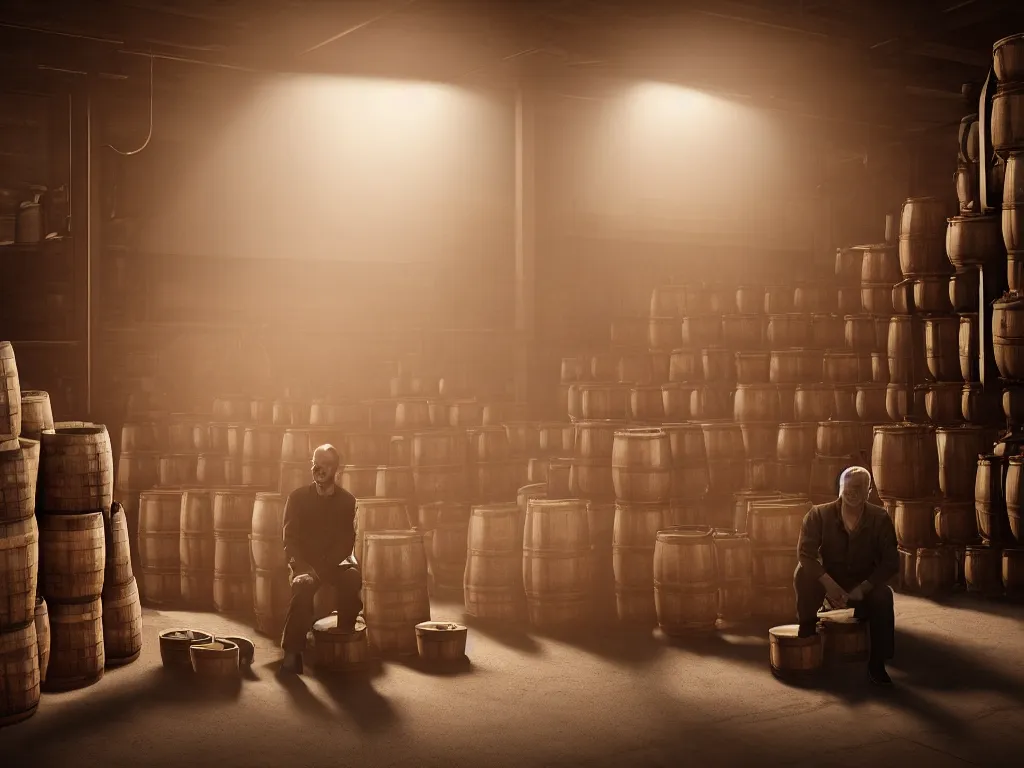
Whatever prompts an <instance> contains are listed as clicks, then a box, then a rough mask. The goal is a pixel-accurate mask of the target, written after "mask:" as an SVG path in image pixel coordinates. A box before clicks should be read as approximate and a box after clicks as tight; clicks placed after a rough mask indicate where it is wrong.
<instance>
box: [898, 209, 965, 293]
mask: <svg viewBox="0 0 1024 768" xmlns="http://www.w3.org/2000/svg"><path fill="white" fill-rule="evenodd" d="M946 214H947V210H946V205H945V203H944V202H943V201H942V200H939V199H937V198H934V197H911V198H908V199H907V200H906V201H905V202H904V203H903V209H902V211H901V213H900V238H899V256H900V270H901V271H902V272H903V274H904V276H906V277H911V276H917V275H934V274H945V273H946V272H948V271H952V266H951V265H950V263H949V260H948V259H947V258H946V239H945V228H946ZM940 241H941V242H940Z"/></svg>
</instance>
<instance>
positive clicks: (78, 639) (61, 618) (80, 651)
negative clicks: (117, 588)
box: [43, 596, 105, 692]
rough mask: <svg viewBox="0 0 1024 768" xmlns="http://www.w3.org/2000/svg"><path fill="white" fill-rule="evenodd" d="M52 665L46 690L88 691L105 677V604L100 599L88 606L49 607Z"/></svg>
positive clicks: (44, 688) (54, 604)
mask: <svg viewBox="0 0 1024 768" xmlns="http://www.w3.org/2000/svg"><path fill="white" fill-rule="evenodd" d="M47 607H48V612H49V618H50V662H49V668H48V669H47V672H46V682H45V683H44V684H43V690H44V691H46V692H54V691H67V690H73V689H76V688H84V687H87V686H89V685H92V684H93V683H95V682H97V681H98V680H99V679H100V678H102V677H103V669H104V663H105V650H104V645H103V603H102V599H101V598H100V597H99V596H97V597H96V598H95V599H93V600H91V601H89V602H87V603H57V602H51V603H49V604H48V606H47Z"/></svg>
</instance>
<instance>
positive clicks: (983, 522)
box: [974, 455, 1013, 544]
mask: <svg viewBox="0 0 1024 768" xmlns="http://www.w3.org/2000/svg"><path fill="white" fill-rule="evenodd" d="M1008 474H1009V462H1008V461H1007V459H1006V458H1005V457H1003V456H994V455H990V456H980V457H978V472H977V474H976V475H975V483H974V508H975V512H976V514H977V520H978V533H979V535H980V536H981V538H982V540H983V541H986V542H992V543H996V544H1006V543H1009V542H1011V541H1013V535H1012V533H1011V531H1010V519H1009V514H1008V510H1007V506H1006V498H1005V493H1006V491H1005V487H1006V486H1005V481H1004V478H1005V477H1006V476H1007V475H1008Z"/></svg>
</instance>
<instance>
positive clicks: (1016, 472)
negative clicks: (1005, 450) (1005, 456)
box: [1003, 456, 1024, 542]
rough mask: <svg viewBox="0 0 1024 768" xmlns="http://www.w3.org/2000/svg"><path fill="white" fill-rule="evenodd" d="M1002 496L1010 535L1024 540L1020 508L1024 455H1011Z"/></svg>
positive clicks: (1022, 492)
mask: <svg viewBox="0 0 1024 768" xmlns="http://www.w3.org/2000/svg"><path fill="white" fill-rule="evenodd" d="M1003 498H1004V499H1005V500H1006V515H1007V522H1008V523H1009V528H1010V535H1011V536H1012V537H1013V538H1014V539H1015V540H1016V541H1018V542H1024V522H1022V520H1021V518H1022V516H1024V510H1022V509H1021V506H1022V502H1024V457H1022V456H1011V457H1010V458H1009V466H1008V467H1007V469H1006V480H1005V482H1004V488H1003Z"/></svg>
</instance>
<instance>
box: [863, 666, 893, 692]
mask: <svg viewBox="0 0 1024 768" xmlns="http://www.w3.org/2000/svg"><path fill="white" fill-rule="evenodd" d="M868 679H869V680H870V681H871V682H872V683H874V684H875V685H883V686H890V685H892V678H891V677H889V673H888V672H886V671H885V664H882V663H874V664H868Z"/></svg>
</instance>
